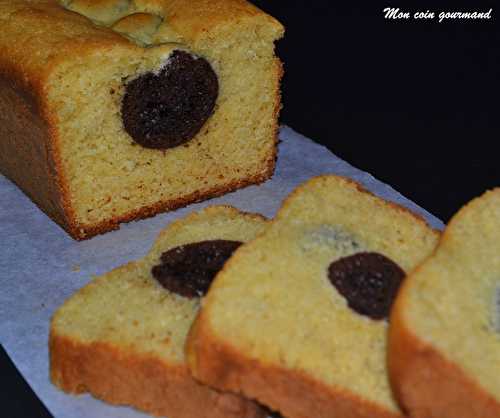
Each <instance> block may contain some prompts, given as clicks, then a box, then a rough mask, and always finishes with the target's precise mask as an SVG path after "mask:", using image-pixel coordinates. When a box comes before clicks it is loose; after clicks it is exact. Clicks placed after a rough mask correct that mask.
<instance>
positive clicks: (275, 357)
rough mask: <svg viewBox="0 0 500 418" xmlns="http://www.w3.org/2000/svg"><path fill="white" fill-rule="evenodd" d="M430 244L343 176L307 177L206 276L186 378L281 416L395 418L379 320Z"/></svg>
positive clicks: (425, 232) (416, 225)
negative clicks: (208, 283) (256, 232)
mask: <svg viewBox="0 0 500 418" xmlns="http://www.w3.org/2000/svg"><path fill="white" fill-rule="evenodd" d="M437 239H438V233H437V232H435V231H434V230H432V229H430V228H429V227H428V225H427V224H426V223H425V222H424V221H423V220H422V219H420V218H419V217H417V216H415V215H414V214H412V213H410V212H409V211H407V210H406V209H404V208H402V207H400V206H397V205H395V204H393V203H389V202H386V201H384V200H382V199H380V198H378V197H375V196H374V195H372V194H370V193H369V192H367V191H365V190H363V189H362V188H361V187H360V186H359V185H358V184H356V183H354V182H352V181H350V180H347V179H345V178H342V177H336V176H322V177H318V178H314V179H312V180H310V181H308V182H306V183H305V184H303V185H301V186H299V187H298V188H297V189H296V190H295V191H294V192H293V193H292V194H291V195H290V196H289V197H288V198H287V199H286V200H285V202H284V204H283V206H282V207H281V209H280V210H279V212H278V214H277V216H276V218H275V220H273V221H272V222H271V224H270V225H269V227H268V228H267V229H266V230H265V232H264V233H263V234H262V235H260V236H259V237H258V238H257V239H255V240H254V241H252V242H250V243H249V244H247V245H245V246H244V247H241V248H240V249H238V250H237V251H236V252H235V253H234V255H233V257H232V258H231V259H230V260H229V261H228V263H227V264H226V265H225V266H224V269H223V270H222V271H221V272H220V273H219V274H218V276H217V277H216V280H215V281H214V283H213V284H212V287H211V289H210V291H209V293H208V294H207V297H206V298H205V299H204V304H203V309H202V310H201V311H200V314H199V316H198V318H197V320H196V322H195V325H194V326H193V327H192V329H191V332H190V335H189V337H188V342H187V347H186V349H187V356H188V357H187V358H188V363H189V367H190V369H191V371H192V373H193V375H194V376H195V377H196V378H197V379H199V380H200V381H202V382H205V383H207V384H209V385H213V386H214V387H216V388H219V389H224V390H230V391H234V392H236V393H242V394H244V395H245V396H247V397H249V398H253V399H257V400H258V401H260V402H262V403H264V404H265V405H268V406H269V407H270V408H271V409H273V410H277V411H279V412H280V413H281V414H282V415H283V416H286V417H287V418H299V417H300V418H304V417H315V418H323V417H339V418H351V417H352V418H354V417H356V418H378V417H394V418H395V417H402V416H403V415H402V413H401V411H400V410H399V408H398V406H397V404H396V402H395V400H394V399H393V397H392V394H391V390H390V387H389V379H388V376H387V370H386V334H387V327H388V323H387V316H388V313H389V309H390V307H391V303H392V300H393V298H394V296H395V293H396V292H397V289H398V286H399V284H400V282H401V280H402V279H403V278H404V276H405V273H407V272H410V271H411V270H412V269H413V268H414V267H415V266H416V265H417V264H418V263H420V262H421V261H422V260H423V259H425V258H426V257H427V256H428V255H429V254H430V252H431V251H432V250H433V248H434V246H435V245H436V242H437Z"/></svg>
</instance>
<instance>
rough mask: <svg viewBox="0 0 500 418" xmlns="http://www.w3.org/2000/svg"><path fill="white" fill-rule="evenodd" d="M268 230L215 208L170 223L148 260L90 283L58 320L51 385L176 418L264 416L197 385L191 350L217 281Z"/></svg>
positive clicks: (251, 218) (256, 220)
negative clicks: (193, 330) (238, 251)
mask: <svg viewBox="0 0 500 418" xmlns="http://www.w3.org/2000/svg"><path fill="white" fill-rule="evenodd" d="M265 223H266V222H265V220H264V218H262V217H261V216H259V215H253V214H247V213H242V212H239V211H238V210H236V209H234V208H231V207H225V206H215V207H209V208H207V209H204V210H202V211H201V212H199V213H193V214H191V215H189V216H187V217H186V218H184V219H181V220H179V221H176V222H174V223H172V224H171V225H169V226H168V227H167V228H166V229H165V230H164V231H162V232H161V234H160V235H159V237H158V239H157V240H156V242H155V243H154V245H153V247H152V249H151V250H150V252H149V253H148V254H147V255H146V256H145V257H144V258H143V259H141V260H138V261H135V262H131V263H129V264H126V265H124V266H122V267H119V268H117V269H115V270H113V271H112V272H110V273H107V274H105V275H103V276H101V277H97V278H95V279H94V280H92V281H91V282H90V283H89V284H88V285H87V286H85V287H83V288H82V289H80V290H79V291H78V292H77V293H75V294H74V295H73V296H72V297H71V298H69V299H68V300H67V301H66V302H65V303H64V304H63V305H62V306H61V307H60V308H59V309H58V310H57V312H56V313H55V315H54V316H53V319H52V322H51V328H50V340H49V348H50V376H51V379H52V382H53V383H54V384H56V385H57V386H58V387H59V388H61V389H62V390H64V391H66V392H70V393H82V392H90V393H91V394H93V395H94V396H96V397H98V398H100V399H103V400H104V401H107V402H110V403H113V404H125V405H132V406H134V407H136V408H139V409H141V410H143V411H146V412H149V413H151V414H154V415H161V416H168V417H169V418H194V417H200V416H203V417H207V418H227V417H229V418H232V417H234V418H238V417H240V418H257V417H261V416H264V412H263V410H262V408H260V407H259V406H257V405H256V404H255V403H254V402H251V401H249V400H246V399H244V398H242V397H240V396H237V395H233V394H225V393H222V392H220V391H216V390H213V389H210V388H208V387H207V386H204V385H202V384H200V383H197V382H196V381H195V380H194V379H193V378H192V377H191V375H190V373H189V371H188V368H187V365H186V363H185V357H184V342H185V338H186V334H187V333H188V330H189V328H190V326H191V323H192V322H193V319H194V317H195V315H196V312H197V311H198V309H199V306H200V296H202V295H203V294H204V293H205V292H206V289H207V287H208V286H209V285H210V281H211V278H213V276H214V274H215V273H216V272H217V271H218V270H219V269H220V268H221V266H222V265H223V264H224V262H225V260H226V259H227V257H229V256H230V254H231V253H232V251H234V248H236V247H237V246H238V245H240V244H241V243H242V242H246V241H248V240H251V239H252V238H254V236H255V235H256V234H258V233H259V232H260V231H261V230H262V229H263V228H264V226H265Z"/></svg>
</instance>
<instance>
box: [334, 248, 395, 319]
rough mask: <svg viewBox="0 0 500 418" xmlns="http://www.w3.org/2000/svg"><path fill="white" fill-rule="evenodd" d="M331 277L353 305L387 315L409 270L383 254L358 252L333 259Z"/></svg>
mask: <svg viewBox="0 0 500 418" xmlns="http://www.w3.org/2000/svg"><path fill="white" fill-rule="evenodd" d="M328 277H329V279H330V282H331V283H332V284H333V285H334V286H335V288H336V289H337V291H338V292H339V293H340V294H341V295H342V296H344V297H345V298H346V300H347V304H348V305H349V307H350V308H351V309H353V310H354V311H356V312H357V313H359V314H361V315H366V316H369V317H370V318H372V319H386V318H388V316H389V313H390V310H391V306H392V303H393V302H394V298H395V297H396V294H397V292H398V289H399V286H400V285H401V282H402V281H403V279H404V277H405V272H404V271H403V270H402V269H401V267H399V266H398V265H397V264H396V263H395V262H394V261H392V260H390V259H389V258H387V257H385V256H383V255H382V254H379V253H357V254H354V255H351V256H349V257H344V258H341V259H339V260H336V261H334V262H333V263H331V264H330V267H329V268H328Z"/></svg>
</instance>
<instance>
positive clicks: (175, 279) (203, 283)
mask: <svg viewBox="0 0 500 418" xmlns="http://www.w3.org/2000/svg"><path fill="white" fill-rule="evenodd" d="M241 244H242V242H240V241H227V240H213V241H201V242H195V243H192V244H186V245H181V246H180V247H175V248H173V249H171V250H169V251H166V252H164V253H163V254H162V255H161V264H159V265H157V266H154V267H153V269H152V270H151V273H152V275H153V277H154V278H155V279H156V280H158V282H159V283H160V284H161V285H162V286H163V287H164V288H165V289H167V290H170V291H171V292H174V293H177V294H178V295H181V296H184V297H187V298H190V299H192V298H196V297H201V296H204V295H205V294H206V293H207V291H208V288H209V287H210V284H211V283H212V281H213V279H214V277H215V275H216V274H217V273H218V272H219V271H220V270H221V269H222V267H223V266H224V263H225V262H226V261H227V259H228V258H229V257H231V255H232V254H233V252H234V251H235V250H236V249H237V248H238V247H239V246H240V245H241Z"/></svg>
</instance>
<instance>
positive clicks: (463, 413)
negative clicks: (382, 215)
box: [389, 189, 500, 418]
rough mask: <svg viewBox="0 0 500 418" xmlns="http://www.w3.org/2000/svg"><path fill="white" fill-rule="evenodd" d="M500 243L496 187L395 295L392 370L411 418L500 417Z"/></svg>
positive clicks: (454, 223) (461, 216)
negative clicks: (396, 296)
mask: <svg viewBox="0 0 500 418" xmlns="http://www.w3.org/2000/svg"><path fill="white" fill-rule="evenodd" d="M499 237H500V189H496V190H494V191H491V192H487V193H486V194H484V195H483V196H482V197H480V198H477V199H475V200H473V201H471V202H470V203H469V204H467V205H466V206H465V207H464V208H462V209H461V210H460V211H459V212H458V213H457V214H456V215H455V216H454V217H453V218H452V220H451V221H450V223H449V224H448V226H447V227H446V230H445V231H444V234H443V236H442V239H441V242H440V244H439V246H438V247H437V250H436V252H435V253H434V254H433V256H432V257H431V258H429V259H428V260H427V261H426V262H425V263H424V264H423V265H421V266H420V267H419V268H418V269H417V270H415V271H414V272H413V273H412V274H411V275H410V276H409V277H408V279H407V280H406V282H405V284H404V286H403V288H402V289H401V293H400V294H399V295H398V298H397V300H396V303H395V305H394V310H393V312H392V314H391V327H390V332H389V371H390V376H391V383H392V385H393V388H394V392H395V394H396V396H397V398H398V400H399V401H400V402H401V405H402V407H403V408H404V409H405V410H406V411H408V413H409V414H410V416H411V417H415V418H494V417H499V416H500V373H499V367H500V240H499Z"/></svg>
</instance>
